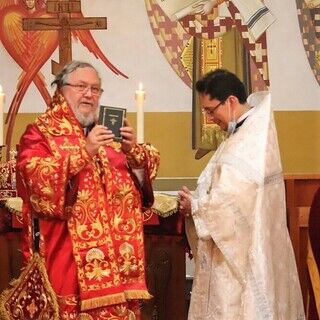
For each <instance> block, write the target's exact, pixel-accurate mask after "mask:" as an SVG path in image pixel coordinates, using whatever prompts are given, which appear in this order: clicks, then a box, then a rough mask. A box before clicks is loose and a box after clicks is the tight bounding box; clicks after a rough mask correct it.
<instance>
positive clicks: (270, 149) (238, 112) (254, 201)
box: [179, 69, 305, 320]
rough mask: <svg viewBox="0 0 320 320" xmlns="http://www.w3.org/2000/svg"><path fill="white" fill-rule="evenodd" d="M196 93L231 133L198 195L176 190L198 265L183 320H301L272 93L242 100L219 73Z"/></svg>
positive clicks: (231, 79)
mask: <svg viewBox="0 0 320 320" xmlns="http://www.w3.org/2000/svg"><path fill="white" fill-rule="evenodd" d="M196 89H197V91H198V92H199V94H200V99H201V104H202V108H203V111H204V112H205V113H206V114H207V116H208V117H209V118H211V120H212V121H214V122H215V123H216V124H218V125H219V126H220V127H221V129H223V130H224V131H226V132H227V133H228V135H229V136H228V138H227V139H226V140H225V141H224V142H222V144H221V145H220V146H219V148H218V149H217V151H216V152H215V154H214V155H213V157H212V158H211V160H210V161H209V163H208V164H207V166H206V168H205V169H204V170H203V172H202V173H201V175H200V177H199V179H198V186H197V189H196V191H195V192H194V193H193V194H191V192H190V191H189V190H188V188H186V187H183V188H182V190H180V192H179V194H180V197H181V200H180V209H181V211H182V212H184V214H185V216H186V226H187V233H188V238H189V241H190V244H191V247H192V249H193V251H194V256H195V263H196V267H195V276H194V282H193V288H192V295H191V304H190V309H189V318H188V319H189V320H209V319H210V320H214V319H216V320H218V319H219V320H221V319H241V320H253V319H254V320H256V319H268V320H271V319H272V320H281V319H290V320H302V319H305V316H304V310H303V302H302V296H301V289H300V285H299V278H298V274H297V268H296V263H295V258H294V253H293V249H292V245H291V242H290V238H289V234H288V230H287V222H286V204H285V189H284V181H283V175H282V169H281V159H280V154H279V147H278V141H277V132H276V128H275V123H274V119H273V114H272V111H271V103H270V94H269V93H267V92H258V93H255V94H253V95H251V96H250V97H249V98H248V99H247V95H246V91H245V87H244V85H243V83H242V82H241V81H240V80H239V79H238V78H237V77H236V76H235V75H234V74H232V73H230V72H228V71H227V70H222V69H217V70H215V71H212V72H210V73H208V74H207V75H205V76H204V78H203V79H201V80H199V81H198V82H197V84H196Z"/></svg>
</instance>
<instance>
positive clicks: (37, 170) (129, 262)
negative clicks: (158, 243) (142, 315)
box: [17, 94, 159, 319]
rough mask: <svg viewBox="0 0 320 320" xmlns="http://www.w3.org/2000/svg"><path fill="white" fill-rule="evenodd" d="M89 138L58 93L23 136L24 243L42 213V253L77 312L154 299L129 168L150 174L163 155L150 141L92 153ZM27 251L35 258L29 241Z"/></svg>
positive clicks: (20, 167)
mask: <svg viewBox="0 0 320 320" xmlns="http://www.w3.org/2000/svg"><path fill="white" fill-rule="evenodd" d="M85 144H86V140H85V136H84V133H83V130H82V128H81V126H80V124H79V122H78V121H77V120H76V118H75V116H74V115H73V112H72V111H71V109H70V108H69V106H68V105H67V103H66V101H65V100H64V98H63V96H62V95H60V94H56V95H55V97H54V100H53V104H52V106H51V108H50V110H48V111H47V112H46V113H45V114H43V115H42V116H40V117H38V118H37V120H36V121H35V124H33V125H30V126H28V127H27V129H26V132H25V134H24V135H23V137H22V139H21V142H20V149H19V154H18V159H17V179H18V192H19V195H20V196H21V197H22V198H23V201H24V204H23V217H24V225H25V230H26V235H27V236H26V240H27V241H25V242H26V243H27V244H31V234H30V230H31V229H30V223H31V217H37V218H39V224H40V233H41V242H40V253H41V255H42V256H44V258H45V262H46V268H47V272H48V276H49V280H50V282H51V284H52V286H53V289H54V290H55V292H56V294H57V295H58V297H59V299H60V298H61V299H63V298H65V297H68V296H74V297H77V298H76V301H77V303H76V304H75V305H76V307H74V308H73V311H72V312H77V311H75V310H79V312H80V311H81V312H89V311H90V310H92V309H96V308H101V312H105V311H103V310H106V309H104V308H107V309H108V310H109V309H110V307H111V306H112V305H116V304H120V305H122V304H124V305H127V304H128V301H131V300H137V299H148V298H149V297H150V295H149V293H148V291H147V288H146V284H145V271H144V248H143V219H142V211H141V195H140V193H139V190H138V188H137V187H136V184H135V183H134V181H133V179H132V177H131V173H130V170H129V166H130V167H131V168H135V167H133V166H136V167H139V168H141V167H143V168H145V171H146V172H147V173H148V175H149V177H150V179H152V178H154V177H155V174H156V171H157V168H158V165H159V154H158V152H157V151H156V149H154V148H153V147H151V146H146V145H137V146H135V147H134V148H133V150H132V151H131V152H130V153H129V154H124V153H123V152H122V150H121V148H120V144H119V143H113V145H110V146H107V147H100V149H99V152H98V154H97V155H96V156H94V157H93V158H91V156H90V155H89V154H88V153H87V150H86V148H85ZM20 179H21V181H20ZM19 182H20V183H19ZM24 254H25V257H26V258H27V259H28V258H30V255H31V254H32V248H31V246H30V245H29V246H28V245H27V246H26V247H25V248H24ZM107 306H109V307H107ZM61 307H62V304H61V305H60V310H61V312H64V311H63V310H62V309H61ZM113 307H114V306H113ZM113 307H112V308H113ZM68 308H70V306H69V307H68ZM77 308H78V309H77ZM67 314H69V311H67ZM65 319H67V318H66V317H65ZM94 319H98V318H96V317H94ZM114 319H127V318H125V317H123V318H114Z"/></svg>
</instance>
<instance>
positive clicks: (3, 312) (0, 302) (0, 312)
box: [0, 253, 59, 320]
mask: <svg viewBox="0 0 320 320" xmlns="http://www.w3.org/2000/svg"><path fill="white" fill-rule="evenodd" d="M35 265H36V266H37V267H38V269H39V271H40V273H41V276H42V279H43V284H44V287H45V289H46V291H47V294H48V296H49V298H50V302H51V305H52V309H53V312H54V318H53V319H56V320H58V319H59V305H58V302H57V297H56V294H55V292H54V290H53V289H52V287H51V283H50V281H49V278H48V275H47V270H46V268H45V262H44V259H43V258H42V257H40V255H39V254H38V253H34V254H33V256H32V258H31V260H30V261H29V263H28V264H27V266H26V267H25V269H24V270H23V271H22V272H21V274H20V276H19V278H18V279H13V280H12V281H11V282H10V284H9V288H8V289H6V290H4V291H3V292H2V293H1V295H0V318H1V319H3V320H11V318H10V317H9V315H8V310H7V309H6V308H5V301H7V300H8V298H10V297H11V295H12V294H13V293H14V292H15V290H16V289H17V288H18V287H19V286H20V285H21V284H22V283H23V282H24V281H25V279H26V278H28V274H29V272H31V270H32V269H33V268H34V266H35Z"/></svg>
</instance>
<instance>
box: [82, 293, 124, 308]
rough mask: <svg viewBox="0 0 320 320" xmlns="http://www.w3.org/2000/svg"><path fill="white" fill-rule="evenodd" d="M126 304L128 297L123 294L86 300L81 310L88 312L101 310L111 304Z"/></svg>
mask: <svg viewBox="0 0 320 320" xmlns="http://www.w3.org/2000/svg"><path fill="white" fill-rule="evenodd" d="M123 302H126V297H125V294H124V293H123V292H121V293H116V294H110V295H107V296H104V297H98V298H92V299H86V300H83V301H81V302H80V310H81V311H86V310H90V309H95V308H100V307H104V306H109V305H111V304H119V303H123Z"/></svg>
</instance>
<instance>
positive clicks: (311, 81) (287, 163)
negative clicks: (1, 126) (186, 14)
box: [0, 0, 320, 177]
mask: <svg viewBox="0 0 320 320" xmlns="http://www.w3.org/2000/svg"><path fill="white" fill-rule="evenodd" d="M81 3H82V12H83V14H84V16H92V17H94V16H106V17H107V19H108V29H107V30H104V31H102V30H99V31H93V32H92V34H93V36H94V38H95V39H96V41H97V43H98V45H99V47H100V48H101V49H102V50H103V52H104V53H105V54H106V56H107V57H108V58H109V59H110V61H111V62H112V63H114V64H115V65H116V66H117V67H118V68H119V69H120V70H121V71H123V72H124V73H126V74H127V75H128V77H129V79H125V78H123V77H119V76H116V75H114V74H113V73H112V72H110V70H109V69H108V68H107V67H106V66H105V65H104V64H103V63H102V62H101V61H100V60H97V59H96V58H95V57H94V56H93V55H92V54H91V53H90V52H89V51H88V50H87V49H86V48H85V47H84V46H83V45H82V44H81V43H80V42H77V43H75V42H74V43H73V57H74V58H75V59H83V60H87V61H90V62H91V63H93V64H94V65H95V66H96V67H97V68H98V69H99V70H100V72H101V76H102V80H103V88H104V89H105V93H104V95H103V96H102V98H101V103H102V104H109V105H113V106H120V107H126V108H127V109H128V112H129V119H131V122H132V124H134V125H135V113H134V112H135V110H136V108H135V102H134V91H135V90H136V89H137V87H138V83H139V82H140V81H141V82H143V84H144V87H145V90H146V104H145V110H146V114H145V121H146V124H145V137H146V140H149V141H151V142H152V143H154V144H155V145H156V146H157V147H158V148H159V150H160V151H161V153H162V164H161V169H160V174H159V176H160V177H196V176H198V174H199V172H200V171H201V169H202V168H203V166H204V165H205V163H206V162H207V160H208V157H209V156H206V157H204V158H203V159H202V160H198V161H196V160H194V151H193V150H192V149H191V109H192V92H191V89H190V88H189V87H187V85H185V84H184V83H183V81H182V80H181V79H180V78H179V77H178V76H177V75H176V74H175V72H174V71H173V70H172V68H171V67H170V65H169V64H168V62H167V61H166V59H165V58H164V56H163V54H162V53H161V50H160V49H159V47H158V44H157V42H156V40H155V38H154V35H153V33H152V30H151V28H150V25H149V20H148V16H147V13H146V9H145V3H144V1H143V0H108V1H105V0H95V1H92V0H82V1H81ZM265 3H266V5H267V6H268V7H269V8H270V10H271V12H272V13H273V14H274V15H275V17H276V19H277V20H276V22H275V23H274V24H273V25H271V26H270V28H269V29H268V31H267V38H268V56H269V73H270V79H271V88H270V90H271V92H272V100H273V105H274V108H275V110H278V112H276V122H277V127H278V132H279V141H280V147H281V154H282V160H283V167H284V171H285V172H303V173H308V172H320V150H319V149H320V148H319V147H318V146H319V145H320V144H319V142H320V141H319V140H320V137H319V134H318V132H319V124H320V88H319V85H318V83H317V82H316V80H315V78H314V76H313V73H312V70H311V68H310V66H309V64H308V60H307V57H306V53H305V52H304V48H303V45H302V41H301V37H300V31H299V25H298V18H297V13H296V6H295V1H294V0H281V1H279V0H266V1H265ZM288 30H289V32H288ZM3 45H4V43H0V66H1V70H0V84H1V85H2V86H3V88H4V91H5V93H6V107H5V111H7V110H8V107H9V105H10V102H11V101H12V98H13V96H14V93H15V90H16V85H17V83H18V80H19V76H20V74H21V72H22V70H21V68H20V67H19V66H18V64H17V63H16V62H15V61H14V60H13V59H12V58H11V56H10V55H9V54H8V53H7V52H6V50H5V49H4V47H3ZM51 59H54V60H55V61H58V60H59V57H58V52H57V50H56V51H55V52H54V54H53V55H52V56H51V57H48V62H47V63H45V64H44V65H43V66H42V68H41V73H42V74H43V75H44V77H45V81H46V83H47V85H48V90H49V91H50V92H51V93H52V89H51V88H50V86H49V85H50V82H51V81H52V80H53V76H52V75H51V62H50V60H51ZM44 110H45V107H44V101H43V99H42V98H41V96H40V94H39V92H38V91H37V89H36V88H35V86H34V85H33V84H31V85H30V87H29V89H28V90H27V93H26V96H25V98H24V100H23V102H22V105H21V108H20V114H18V117H17V122H16V126H15V131H14V141H13V145H14V144H16V143H17V142H18V140H19V137H20V135H21V133H22V132H23V130H24V128H25V126H26V124H27V123H28V122H30V121H32V120H33V119H34V117H35V114H34V113H40V112H43V111H44ZM316 111H318V112H316Z"/></svg>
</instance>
